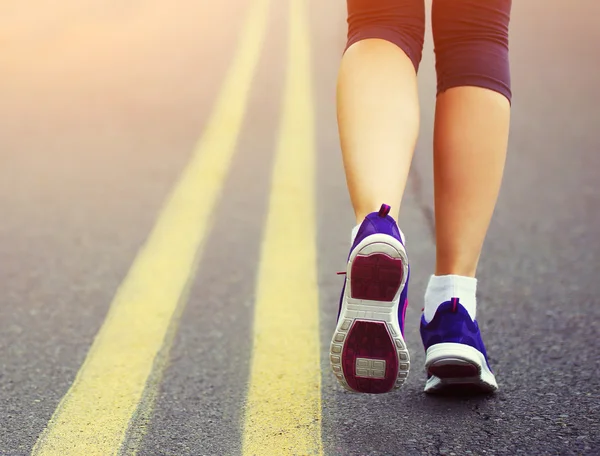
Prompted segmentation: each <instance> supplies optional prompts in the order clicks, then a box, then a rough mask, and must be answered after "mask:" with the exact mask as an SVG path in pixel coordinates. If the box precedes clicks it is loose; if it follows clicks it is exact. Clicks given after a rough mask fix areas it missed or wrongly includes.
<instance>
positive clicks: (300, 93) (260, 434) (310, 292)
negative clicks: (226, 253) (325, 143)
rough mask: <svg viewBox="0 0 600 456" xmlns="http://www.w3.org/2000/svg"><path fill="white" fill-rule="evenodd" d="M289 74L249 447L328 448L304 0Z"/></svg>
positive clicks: (266, 249)
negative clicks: (324, 422)
mask: <svg viewBox="0 0 600 456" xmlns="http://www.w3.org/2000/svg"><path fill="white" fill-rule="evenodd" d="M289 17H290V28H289V50H288V63H287V81H286V86H285V92H284V106H283V118H282V123H281V126H280V132H279V142H278V149H277V153H276V157H275V165H274V169H273V177H272V189H271V197H270V203H269V215H268V219H267V225H266V231H265V234H264V239H263V245H262V256H261V263H260V270H259V276H258V284H257V299H256V308H255V317H254V318H255V321H254V349H253V357H252V366H251V373H250V386H249V391H248V398H247V404H246V415H245V423H244V436H243V454H244V455H246V456H250V455H257V456H265V455H287V454H294V455H313V454H317V455H320V454H322V447H321V373H320V361H319V355H320V353H319V347H320V344H319V307H318V302H319V300H318V289H317V274H316V267H317V261H316V232H315V225H316V223H315V221H316V220H315V194H314V187H315V144H314V141H315V139H314V131H313V130H314V113H313V105H312V101H313V95H312V90H311V71H310V55H309V53H310V47H309V46H310V44H309V36H308V25H307V17H306V5H305V1H304V0H291V5H290V12H289Z"/></svg>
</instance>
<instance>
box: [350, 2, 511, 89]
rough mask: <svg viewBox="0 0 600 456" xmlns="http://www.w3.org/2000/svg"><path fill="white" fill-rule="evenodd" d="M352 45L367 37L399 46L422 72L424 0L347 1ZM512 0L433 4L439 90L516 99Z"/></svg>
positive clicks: (432, 19) (433, 28) (432, 20)
mask: <svg viewBox="0 0 600 456" xmlns="http://www.w3.org/2000/svg"><path fill="white" fill-rule="evenodd" d="M347 4H348V44H347V47H346V49H347V48H348V47H350V46H351V45H352V44H354V43H356V42H357V41H360V40H364V39H367V38H379V39H384V40H387V41H390V42H392V43H394V44H396V45H397V46H398V47H400V48H401V49H402V50H403V51H404V52H405V53H406V55H408V57H409V58H410V59H411V60H412V62H413V64H414V66H415V70H418V68H419V63H420V62H421V56H422V53H423V40H424V35H425V5H424V0H347ZM511 6H512V0H433V5H432V12H431V15H432V17H431V23H432V24H431V25H432V32H433V41H434V46H435V57H436V72H437V91H438V93H441V92H444V91H445V90H448V89H449V88H451V87H459V86H476V87H484V88H487V89H491V90H494V91H496V92H499V93H501V94H502V95H504V96H506V98H508V100H509V101H510V100H511V97H512V93H511V88H510V65H509V59H508V28H509V22H510V10H511Z"/></svg>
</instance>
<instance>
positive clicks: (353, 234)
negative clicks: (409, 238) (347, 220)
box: [350, 224, 406, 245]
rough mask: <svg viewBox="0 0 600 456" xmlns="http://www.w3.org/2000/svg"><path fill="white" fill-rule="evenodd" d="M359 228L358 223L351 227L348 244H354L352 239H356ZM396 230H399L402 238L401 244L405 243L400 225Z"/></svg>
mask: <svg viewBox="0 0 600 456" xmlns="http://www.w3.org/2000/svg"><path fill="white" fill-rule="evenodd" d="M359 228H360V224H359V225H356V226H355V227H354V228H352V235H351V236H350V245H352V244H354V239H356V235H357V234H358V230H359ZM398 231H400V239H402V244H406V242H405V239H404V233H403V232H402V230H401V229H400V227H398Z"/></svg>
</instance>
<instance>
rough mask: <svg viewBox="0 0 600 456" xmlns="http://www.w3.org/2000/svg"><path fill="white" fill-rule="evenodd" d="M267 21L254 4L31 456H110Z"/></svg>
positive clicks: (205, 213)
mask: <svg viewBox="0 0 600 456" xmlns="http://www.w3.org/2000/svg"><path fill="white" fill-rule="evenodd" d="M267 16H268V0H256V1H255V2H254V3H253V5H252V6H251V10H250V15H249V17H248V20H247V23H246V24H245V27H244V29H243V31H242V34H241V36H240V44H239V47H238V48H237V51H236V54H235V56H234V59H233V62H232V64H231V67H230V69H229V72H228V74H227V77H226V79H225V81H224V83H223V86H222V89H221V92H220V94H219V97H218V99H217V102H216V106H215V109H214V111H213V114H212V116H211V118H210V120H209V122H208V125H207V127H206V130H205V132H204V135H203V137H202V139H201V140H200V142H199V144H198V146H197V148H196V150H195V151H194V155H193V156H192V159H191V161H190V163H189V164H188V166H187V167H186V169H185V170H184V172H183V174H182V176H181V178H180V180H179V181H178V183H177V185H176V186H175V188H174V189H173V191H172V193H171V195H170V197H169V199H168V200H167V203H166V205H165V206H164V208H163V210H162V212H161V213H160V214H159V217H158V220H157V223H156V225H155V227H154V229H153V231H152V232H151V233H150V236H149V238H148V239H147V241H146V244H145V246H144V247H143V248H142V249H141V251H140V252H139V254H138V256H137V257H136V259H135V261H134V263H133V265H132V267H131V269H130V271H129V273H128V274H127V277H126V278H125V280H124V281H123V283H122V284H121V286H120V288H119V289H118V291H117V293H116V296H115V298H114V300H113V302H112V304H111V307H110V310H109V313H108V316H107V317H106V320H105V322H104V324H103V326H102V328H101V329H100V331H99V332H98V334H97V336H96V339H95V340H94V343H93V344H92V347H91V348H90V351H89V353H88V355H87V358H86V360H85V362H84V364H83V366H82V367H81V369H80V371H79V373H78V374H77V377H76V379H75V381H74V383H73V385H72V386H71V388H70V389H69V391H68V392H67V394H66V395H65V397H64V398H63V399H62V401H61V402H60V404H59V406H58V408H57V410H56V411H55V413H54V415H53V416H52V418H51V420H50V422H49V423H48V425H47V428H46V429H45V430H44V432H43V433H42V435H41V436H40V438H39V439H38V441H37V443H36V445H35V447H34V448H33V453H32V454H34V455H44V456H46V455H57V456H69V455H73V456H94V455H101V456H106V455H114V454H117V453H118V451H119V449H120V447H121V445H122V443H123V440H124V437H125V433H126V431H127V427H128V425H129V423H130V420H131V418H132V416H133V414H134V412H135V411H136V408H137V406H138V403H139V402H140V400H141V398H142V394H143V392H144V388H145V385H146V381H147V379H148V377H149V375H150V373H151V370H152V365H153V362H154V360H155V357H156V355H157V353H158V352H159V350H160V348H161V346H162V345H163V341H164V339H165V335H166V332H167V329H168V327H169V324H170V322H171V320H172V318H173V315H174V313H175V311H176V309H177V306H178V302H179V300H180V297H181V296H182V292H183V290H184V288H185V286H186V283H187V282H188V281H189V279H190V276H191V274H193V270H194V265H195V258H196V255H197V252H199V249H200V248H201V246H202V242H203V240H204V238H205V236H206V234H207V232H208V229H209V228H210V226H209V221H210V215H211V213H212V211H213V208H214V205H215V203H216V201H217V199H218V197H219V194H220V192H221V188H222V184H223V181H224V178H225V176H226V174H227V171H228V169H229V166H230V162H231V160H232V156H233V154H234V151H235V148H236V144H237V139H238V135H239V131H240V128H241V126H242V123H243V119H244V115H245V111H246V105H247V102H248V95H249V92H250V88H251V84H252V80H253V77H254V74H255V70H256V67H257V63H258V60H259V57H260V54H261V50H262V43H263V40H264V37H265V34H266V27H267Z"/></svg>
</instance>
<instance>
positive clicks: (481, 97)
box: [421, 0, 511, 392]
mask: <svg viewBox="0 0 600 456" xmlns="http://www.w3.org/2000/svg"><path fill="white" fill-rule="evenodd" d="M510 9H511V0H486V1H481V0H452V1H450V0H434V1H433V11H432V28H433V34H434V43H435V51H436V70H437V75H438V97H437V106H436V115H435V132H434V182H435V216H436V240H437V256H436V271H435V275H434V276H432V277H431V278H430V281H429V284H428V287H427V291H426V293H425V306H424V307H425V309H424V315H423V320H422V323H421V337H422V339H423V343H424V345H425V348H426V350H427V355H426V362H425V365H426V368H427V371H428V374H429V377H428V380H427V384H426V386H425V391H427V392H436V391H439V390H444V389H446V387H452V385H454V384H456V383H463V384H465V383H466V384H471V385H473V386H475V387H479V388H481V389H483V390H484V391H493V390H495V389H496V388H497V384H496V380H495V378H494V375H493V373H492V371H491V368H490V366H489V363H488V360H487V354H486V350H485V347H484V344H483V341H482V339H481V334H480V332H479V327H478V326H477V324H476V323H475V322H474V320H475V317H476V288H477V281H476V279H475V272H476V270H477V263H478V261H479V256H480V254H481V249H482V246H483V242H484V239H485V237H486V233H487V230H488V226H489V223H490V220H491V217H492V213H493V211H494V207H495V204H496V199H497V197H498V192H499V189H500V183H501V180H502V174H503V171H504V162H505V158H506V148H507V142H508V133H509V121H510V99H511V91H510V69H509V60H508V27H509V19H510Z"/></svg>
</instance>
